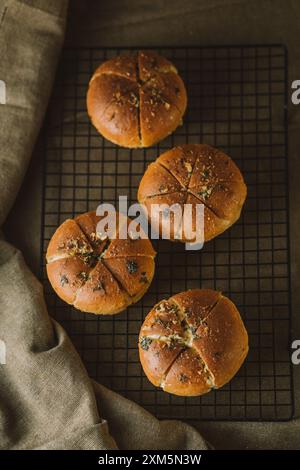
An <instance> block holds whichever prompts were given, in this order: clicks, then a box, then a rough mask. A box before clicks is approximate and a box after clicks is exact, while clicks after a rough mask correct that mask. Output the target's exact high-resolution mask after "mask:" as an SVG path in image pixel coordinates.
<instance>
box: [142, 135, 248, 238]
mask: <svg viewBox="0 0 300 470" xmlns="http://www.w3.org/2000/svg"><path fill="white" fill-rule="evenodd" d="M159 167H161V168H163V169H164V170H165V171H162V169H159ZM166 175H167V177H166ZM166 181H167V182H166ZM160 188H162V189H164V188H165V193H166V194H165V195H164V193H163V191H160ZM179 193H180V203H181V204H191V205H192V218H191V227H192V229H193V231H195V229H196V226H195V220H196V217H195V214H196V207H197V205H198V204H203V205H204V241H208V240H211V239H212V238H214V237H216V236H217V235H219V234H221V233H222V232H224V231H225V230H226V229H227V228H229V227H230V226H231V225H232V224H234V223H235V222H236V221H237V220H238V219H239V217H240V214H241V210H242V207H243V204H244V202H245V199H246V195H247V188H246V185H245V183H244V180H243V177H242V175H241V173H240V171H239V169H238V167H237V166H236V164H235V163H234V162H233V161H232V160H231V158H230V157H229V156H228V155H226V154H225V153H223V152H221V151H220V150H218V149H214V148H213V147H210V146H208V145H204V144H186V145H181V146H179V147H175V148H173V149H171V150H169V151H168V152H165V153H163V154H162V155H160V156H159V157H158V158H157V160H156V161H155V162H153V163H152V164H151V165H150V166H149V167H148V169H147V170H146V172H145V174H144V176H143V178H142V179H141V182H140V185H139V189H138V201H139V202H140V203H143V204H144V205H145V206H146V207H147V208H148V211H149V209H150V208H151V205H152V204H154V203H157V201H156V199H157V197H158V195H159V201H160V203H161V204H163V203H164V202H165V203H166V204H173V203H175V202H178V201H177V200H178V194H179ZM184 194H185V195H184ZM154 195H157V197H154ZM183 199H184V200H183ZM186 210H187V208H186ZM187 214H188V212H187ZM148 217H149V222H151V223H153V220H150V219H151V217H150V214H148ZM171 233H173V232H172V231H171ZM188 235H189V234H185V233H184V234H183V237H182V238H181V239H180V241H182V242H187V241H191V242H192V241H195V240H194V239H191V238H190V237H189V236H188ZM202 235H203V234H202ZM170 239H171V240H173V239H174V238H173V237H172V236H171V237H170ZM198 239H199V236H198Z"/></svg>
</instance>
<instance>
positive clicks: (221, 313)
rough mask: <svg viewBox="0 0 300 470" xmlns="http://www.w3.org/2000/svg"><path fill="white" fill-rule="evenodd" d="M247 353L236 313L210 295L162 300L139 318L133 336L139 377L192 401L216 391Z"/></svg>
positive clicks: (202, 292)
mask: <svg viewBox="0 0 300 470" xmlns="http://www.w3.org/2000/svg"><path fill="white" fill-rule="evenodd" d="M247 353H248V335H247V331H246V329H245V326H244V324H243V321H242V319H241V317H240V314H239V312H238V310H237V308H236V307H235V305H234V304H233V303H232V302H231V301H230V300H229V299H228V298H227V297H224V296H223V295H222V294H221V293H220V292H216V291H213V290H210V289H194V290H188V291H186V292H181V293H180V294H176V295H173V296H172V297H170V298H169V299H168V300H162V301H161V302H159V303H158V304H157V305H155V307H154V308H153V309H152V310H151V311H150V313H149V314H148V315H147V317H146V318H145V321H144V323H143V325H142V327H141V330H140V335H139V355H140V360H141V364H142V367H143V369H144V372H145V374H146V375H147V377H148V379H149V380H150V382H151V383H152V384H153V385H155V386H156V387H161V388H162V389H163V390H164V391H166V392H169V393H172V394H174V395H182V396H196V395H202V394H204V393H207V392H209V391H210V390H211V389H213V388H219V387H222V386H223V385H224V384H226V383H227V382H229V380H231V379H232V377H233V376H234V375H235V374H236V373H237V371H238V370H239V368H240V367H241V365H242V364H243V362H244V360H245V358H246V356H247Z"/></svg>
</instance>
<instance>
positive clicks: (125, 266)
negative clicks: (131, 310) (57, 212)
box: [46, 212, 156, 315]
mask: <svg viewBox="0 0 300 470" xmlns="http://www.w3.org/2000/svg"><path fill="white" fill-rule="evenodd" d="M99 220H100V217H99V216H97V215H96V213H95V212H87V213H85V214H82V215H80V216H78V217H76V218H75V219H68V220H66V221H65V222H64V223H63V224H62V225H60V227H58V229H57V230H56V232H55V233H54V235H53V236H52V238H51V240H50V242H49V246H48V249H47V254H46V259H47V266H46V268H47V274H48V278H49V281H50V283H51V285H52V287H53V289H54V290H55V292H56V293H57V295H58V296H59V297H60V298H61V299H63V300H64V301H65V302H67V303H68V304H72V305H74V307H76V308H77V309H79V310H82V311H84V312H90V313H96V314H103V315H104V314H115V313H118V312H120V311H122V310H124V309H125V308H126V307H127V306H129V305H131V304H133V303H135V302H137V301H138V300H139V299H140V298H141V297H142V296H143V295H144V294H145V292H146V291H147V289H148V288H149V285H150V283H151V281H152V278H153V276H154V269H155V264H154V258H155V254H156V253H155V251H154V249H153V247H152V244H151V242H150V240H149V239H148V238H136V237H135V238H131V237H130V236H128V237H127V239H121V238H120V236H119V235H120V229H121V227H122V224H123V223H124V224H126V223H127V224H129V222H130V219H127V218H126V219H125V221H124V219H123V222H122V223H121V224H120V225H119V224H117V229H116V236H115V238H114V237H113V236H112V237H111V238H107V236H106V234H105V233H104V234H103V233H99V232H97V224H98V222H99ZM127 226H128V225H127ZM129 235H130V233H129Z"/></svg>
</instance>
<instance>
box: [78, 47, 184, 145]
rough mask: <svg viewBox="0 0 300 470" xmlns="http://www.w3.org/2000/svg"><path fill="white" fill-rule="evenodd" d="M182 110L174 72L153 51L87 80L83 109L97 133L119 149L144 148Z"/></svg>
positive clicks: (171, 126) (106, 66) (107, 66)
mask: <svg viewBox="0 0 300 470" xmlns="http://www.w3.org/2000/svg"><path fill="white" fill-rule="evenodd" d="M186 105H187V96H186V90H185V87H184V84H183V82H182V80H181V78H180V77H179V75H178V73H177V70H176V68H175V67H174V65H172V64H171V62H169V61H168V60H166V59H165V58H164V57H161V56H160V55H158V54H156V53H155V52H150V51H139V52H138V53H137V54H135V55H132V56H119V57H115V58H114V59H110V60H108V61H106V62H104V63H103V64H102V65H100V67H98V68H97V70H96V71H95V73H94V75H93V76H92V78H91V80H90V83H89V89H88V93H87V110H88V114H89V116H90V119H91V121H92V123H93V125H94V126H95V127H96V129H97V130H98V132H100V134H102V135H103V136H104V137H105V138H106V139H108V140H110V141H111V142H113V143H115V144H118V145H121V146H123V147H129V148H135V147H149V146H151V145H153V144H155V143H156V142H158V141H160V140H162V139H164V138H165V137H166V136H167V135H169V134H171V132H173V131H174V130H175V129H176V127H177V126H178V125H179V124H180V123H181V121H182V116H183V114H184V112H185V109H186Z"/></svg>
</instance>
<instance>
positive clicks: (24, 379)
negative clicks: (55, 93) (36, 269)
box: [0, 0, 206, 449]
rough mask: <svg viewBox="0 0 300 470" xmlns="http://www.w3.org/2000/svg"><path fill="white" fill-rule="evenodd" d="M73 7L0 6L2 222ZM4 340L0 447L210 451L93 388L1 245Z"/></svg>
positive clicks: (13, 255)
mask: <svg viewBox="0 0 300 470" xmlns="http://www.w3.org/2000/svg"><path fill="white" fill-rule="evenodd" d="M66 7H67V5H66V2H65V1H62V0H57V1H55V0H52V1H47V0H43V1H33V0H32V1H30V0H24V1H17V0H5V1H3V0H1V1H0V57H1V60H0V80H2V81H4V82H5V84H6V95H7V96H6V98H7V102H6V104H5V105H3V104H2V105H0V224H1V225H2V224H3V222H4V220H5V218H6V216H7V214H8V212H9V210H10V208H11V206H12V203H13V202H14V199H15V197H16V195H17V192H18V190H19V188H20V185H21V182H22V179H23V176H24V173H25V170H26V167H27V164H28V161H29V159H30V156H31V153H32V149H33V146H34V143H35V140H36V137H37V134H38V132H39V129H40V126H41V122H42V119H43V116H44V113H45V109H46V105H47V100H48V98H49V93H50V90H51V85H52V82H53V78H54V73H55V66H56V63H57V58H58V54H59V51H60V48H61V46H62V41H63V35H64V28H65V19H66ZM32 197H35V195H34V194H32ZM27 222H28V224H30V220H28V221H27ZM0 339H1V340H2V341H4V342H5V344H6V349H7V354H6V364H5V365H0V449H117V448H118V447H119V448H122V449H204V448H206V444H205V442H204V440H203V439H202V438H201V436H200V435H199V434H198V433H197V432H196V431H195V430H194V429H193V428H191V427H189V426H187V425H185V424H184V423H180V422H167V421H165V422H159V421H158V420H156V419H155V418H153V417H152V416H151V415H150V414H149V413H147V412H146V411H145V410H143V409H142V408H140V407H139V406H137V405H135V404H133V403H131V402H130V401H128V400H126V399H124V398H122V397H120V396H119V395H117V394H115V393H113V392H111V391H109V390H107V389H105V388H104V387H101V386H100V385H98V384H95V383H92V382H91V380H90V379H89V377H88V376H87V373H86V371H85V369H84V366H83V364H82V363H81V360H80V358H79V356H78V354H77V353H76V351H75V350H74V347H73V346H72V344H71V342H70V340H69V339H68V337H67V335H66V333H65V332H64V330H63V329H62V328H61V326H60V325H59V324H57V323H56V322H55V321H53V320H51V319H50V318H49V316H48V313H47V310H46V306H45V302H44V297H43V290H42V286H41V284H40V283H39V282H38V280H37V279H36V278H35V277H34V276H33V275H32V273H31V272H30V271H29V269H28V268H27V266H26V264H25V262H24V259H23V257H22V254H21V253H20V252H19V251H18V250H16V249H15V248H14V247H12V246H11V245H9V244H8V243H7V242H6V241H4V240H3V239H2V240H0ZM96 396H97V398H96ZM104 415H105V416H106V417H107V419H108V424H107V421H106V420H105V419H103V416H104Z"/></svg>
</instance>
